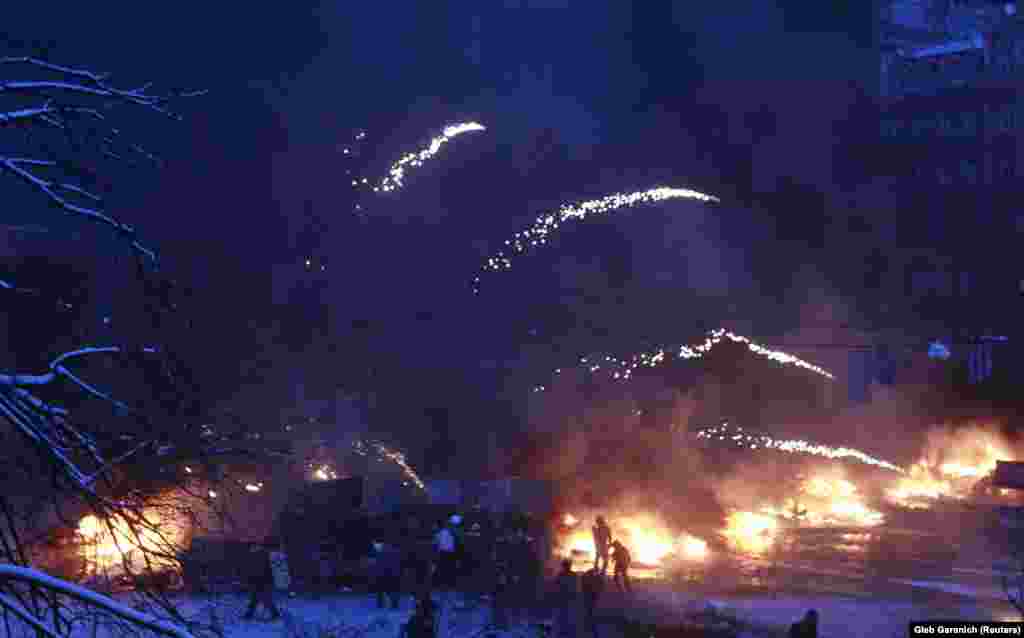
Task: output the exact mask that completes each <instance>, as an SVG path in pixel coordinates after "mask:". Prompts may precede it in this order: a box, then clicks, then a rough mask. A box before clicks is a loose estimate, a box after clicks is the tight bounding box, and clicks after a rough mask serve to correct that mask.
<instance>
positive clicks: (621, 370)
mask: <svg viewBox="0 0 1024 638" xmlns="http://www.w3.org/2000/svg"><path fill="white" fill-rule="evenodd" d="M725 339H728V340H729V341H733V342H735V343H742V344H745V345H746V346H747V349H749V350H750V351H751V352H753V353H754V354H756V355H758V356H761V357H764V358H766V359H769V360H771V361H775V362H777V363H779V364H781V365H792V366H796V367H798V368H803V369H805V370H809V371H810V372H813V373H815V374H817V375H819V376H822V377H825V378H826V379H828V380H829V381H834V380H835V375H833V374H832V373H831V372H829V371H828V370H825V369H824V368H822V367H820V366H816V365H814V364H813V363H810V362H808V361H804V360H803V359H801V358H799V357H797V356H795V355H792V354H789V353H788V352H783V351H781V350H772V349H771V348H769V347H767V346H763V345H761V344H759V343H756V342H754V341H752V340H751V339H750V338H749V337H744V336H743V335H738V334H735V333H732V332H729V331H728V330H725V329H723V328H719V329H717V330H712V331H711V332H709V333H708V335H707V336H706V337H705V339H704V341H703V342H702V343H699V344H697V345H681V346H677V348H678V350H677V351H676V354H675V356H676V357H678V358H680V359H700V358H702V357H704V355H706V354H707V353H708V352H710V351H711V349H712V348H714V347H715V346H716V345H718V344H719V343H721V342H722V341H723V340H725ZM671 355H672V353H671V352H670V351H668V350H665V349H659V350H656V351H654V352H642V353H640V354H635V355H633V356H631V357H629V358H628V359H619V358H618V357H615V356H612V355H605V356H604V358H603V359H602V360H601V362H600V363H592V362H591V361H590V359H589V358H588V357H584V358H582V359H580V364H581V365H585V366H587V369H588V371H589V372H591V373H594V372H598V371H599V370H601V369H603V368H604V367H605V366H607V367H610V368H612V377H613V378H614V379H616V380H618V381H628V380H629V379H631V378H632V376H633V373H634V372H635V371H636V369H637V368H640V367H645V368H655V367H657V366H659V365H661V364H662V363H664V362H665V361H666V360H667V359H668V357H669V356H671ZM561 373H562V370H561V368H558V369H556V370H555V374H556V375H557V374H561ZM546 389H547V388H546V386H542V385H539V386H536V387H535V388H534V392H543V391H544V390H546Z"/></svg>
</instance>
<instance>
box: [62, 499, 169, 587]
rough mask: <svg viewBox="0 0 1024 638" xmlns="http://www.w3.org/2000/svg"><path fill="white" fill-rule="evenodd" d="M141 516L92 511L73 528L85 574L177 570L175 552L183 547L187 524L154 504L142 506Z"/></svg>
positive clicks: (101, 574) (102, 574) (104, 574)
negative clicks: (100, 514)
mask: <svg viewBox="0 0 1024 638" xmlns="http://www.w3.org/2000/svg"><path fill="white" fill-rule="evenodd" d="M141 514H142V516H141V519H140V520H135V519H134V518H133V519H131V521H130V522H129V520H127V519H125V518H123V517H118V516H115V517H112V518H109V519H107V520H102V519H100V518H98V517H97V516H95V515H93V514H89V515H87V516H85V517H83V518H82V519H81V520H80V521H79V523H78V527H77V529H76V535H77V536H78V540H79V545H78V551H79V553H80V556H81V558H82V559H84V562H85V578H86V579H90V578H95V577H105V578H110V577H113V576H118V575H121V574H124V573H125V572H126V571H128V572H129V573H136V574H137V573H141V572H143V571H148V572H151V573H162V572H173V573H175V574H178V573H180V571H181V565H180V563H179V562H178V560H177V558H176V556H177V554H178V553H179V552H180V551H181V550H182V549H183V545H184V543H185V540H186V532H187V526H186V524H185V523H184V522H183V521H179V520H175V517H174V516H172V515H169V514H167V513H161V511H160V510H158V509H156V508H145V509H143V510H142V513H141Z"/></svg>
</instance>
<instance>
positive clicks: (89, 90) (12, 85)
mask: <svg viewBox="0 0 1024 638" xmlns="http://www.w3.org/2000/svg"><path fill="white" fill-rule="evenodd" d="M0 64H3V65H15V64H21V65H27V66H30V67H35V68H37V69H42V70H45V71H50V72H53V73H58V74H60V75H63V76H66V77H67V78H68V79H69V80H73V81H45V80H43V81H40V80H28V81H7V82H4V81H0V93H4V92H10V93H14V92H33V93H35V92H42V91H51V92H53V91H56V92H66V93H73V94H81V95H88V96H93V97H102V98H113V99H117V100H121V101H124V102H128V103H131V104H137V105H139V106H144V107H146V108H150V109H152V110H154V111H156V112H158V113H161V114H163V115H166V116H168V117H171V118H174V119H181V116H180V115H177V114H176V113H174V112H172V111H170V110H168V109H167V107H166V105H167V103H168V102H169V101H170V100H171V99H173V98H178V97H195V96H198V95H205V94H206V91H174V92H171V93H168V94H155V93H150V92H149V89H150V88H151V87H152V83H149V84H145V85H143V86H141V87H139V88H137V89H119V88H116V87H114V86H113V85H111V84H110V83H109V82H108V80H109V79H110V74H109V73H97V72H95V71H89V70H87V69H78V68H73V67H68V66H62V65H59V64H53V63H51V62H46V61H45V60H40V59H38V58H32V57H4V58H0Z"/></svg>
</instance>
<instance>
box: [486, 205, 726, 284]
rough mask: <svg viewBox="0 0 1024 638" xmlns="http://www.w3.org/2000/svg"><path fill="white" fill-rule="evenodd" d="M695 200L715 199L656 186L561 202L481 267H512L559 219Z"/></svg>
mask: <svg viewBox="0 0 1024 638" xmlns="http://www.w3.org/2000/svg"><path fill="white" fill-rule="evenodd" d="M680 198H682V199H696V200H698V201H701V202H717V201H719V200H718V198H717V197H712V196H711V195H705V194H704V193H699V192H697V191H694V190H690V189H688V188H669V187H666V186H659V187H657V188H652V189H650V190H646V191H637V192H633V193H615V194H614V195H608V196H606V197H602V198H600V199H592V200H590V201H585V202H579V203H575V204H563V205H562V206H561V207H560V208H559V209H558V210H557V211H554V212H547V213H544V214H543V215H541V216H540V217H538V218H537V219H535V220H534V222H533V225H532V226H530V227H529V228H527V229H526V230H524V231H521V232H518V233H516V234H515V236H514V237H513V239H510V240H506V241H505V246H506V251H507V252H505V251H499V252H498V253H496V254H494V255H493V256H491V257H488V258H487V261H486V263H485V264H484V266H483V268H482V270H483V271H484V272H497V271H501V270H509V269H511V268H512V257H513V256H515V255H520V254H523V253H525V252H526V251H527V250H528V249H529V248H531V247H536V246H540V245H543V244H545V243H547V239H548V236H549V235H551V234H553V233H554V232H555V231H556V230H558V227H559V226H561V225H562V223H563V222H566V221H569V220H572V219H583V218H585V217H588V216H590V215H597V214H601V213H610V212H612V211H614V210H617V209H620V208H629V207H632V206H636V205H638V204H646V203H650V202H660V201H664V200H667V199H680ZM479 283H480V277H479V276H477V277H476V278H475V279H474V280H473V291H474V292H479V288H478V284H479Z"/></svg>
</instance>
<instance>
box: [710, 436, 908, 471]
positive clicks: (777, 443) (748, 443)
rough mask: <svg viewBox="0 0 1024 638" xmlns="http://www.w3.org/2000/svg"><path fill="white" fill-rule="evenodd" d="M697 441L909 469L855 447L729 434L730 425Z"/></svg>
mask: <svg viewBox="0 0 1024 638" xmlns="http://www.w3.org/2000/svg"><path fill="white" fill-rule="evenodd" d="M697 438H698V439H711V440H714V439H717V440H719V441H728V442H729V443H732V444H733V445H737V446H739V447H747V448H750V449H757V448H759V447H760V448H764V449H768V450H778V451H780V452H789V453H791V454H808V455H811V456H821V457H824V458H827V459H853V460H855V461H858V462H860V463H863V464H865V465H873V466H875V467H880V468H884V469H887V470H892V471H894V472H900V473H901V474H902V473H905V472H906V470H904V469H903V468H901V467H899V466H897V465H894V464H892V463H890V462H888V461H883V460H882V459H877V458H875V457H873V456H871V455H869V454H866V453H864V452H862V451H860V450H856V449H854V448H848V447H829V446H827V445H819V444H817V443H809V442H807V441H804V440H801V439H773V438H772V437H770V436H767V435H765V434H748V433H746V432H743V428H736V429H735V431H734V432H733V433H730V428H729V425H728V424H725V423H723V424H722V425H720V426H718V427H716V428H705V429H703V430H698V431H697Z"/></svg>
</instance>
